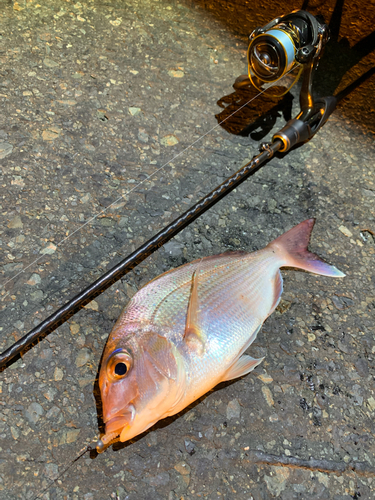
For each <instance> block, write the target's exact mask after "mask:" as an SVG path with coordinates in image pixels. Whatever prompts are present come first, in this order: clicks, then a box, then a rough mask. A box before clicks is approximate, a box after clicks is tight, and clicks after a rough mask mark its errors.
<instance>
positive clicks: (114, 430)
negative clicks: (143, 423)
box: [96, 405, 135, 453]
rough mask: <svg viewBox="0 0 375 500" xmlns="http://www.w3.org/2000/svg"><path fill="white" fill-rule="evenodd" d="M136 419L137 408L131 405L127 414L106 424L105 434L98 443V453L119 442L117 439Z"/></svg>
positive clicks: (122, 414)
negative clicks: (114, 442)
mask: <svg viewBox="0 0 375 500" xmlns="http://www.w3.org/2000/svg"><path fill="white" fill-rule="evenodd" d="M134 417H135V408H134V406H133V405H129V406H128V407H127V409H126V411H125V412H123V413H121V414H119V415H116V416H114V417H112V418H110V419H109V420H107V421H106V422H105V434H103V435H102V436H101V437H100V439H99V440H98V442H97V445H96V449H97V450H98V452H99V453H100V452H102V451H103V450H104V449H105V448H107V447H108V446H109V445H110V444H111V443H112V442H113V441H118V440H119V439H117V438H118V437H119V436H120V434H121V432H122V431H123V429H125V428H126V427H128V426H130V424H131V423H132V422H133V420H134Z"/></svg>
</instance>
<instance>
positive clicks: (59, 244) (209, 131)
mask: <svg viewBox="0 0 375 500" xmlns="http://www.w3.org/2000/svg"><path fill="white" fill-rule="evenodd" d="M293 69H294V68H292V69H291V70H290V71H289V72H288V73H287V74H289V73H291V72H292V71H293ZM274 85H275V84H274ZM272 86H273V85H272ZM267 90H269V88H266V89H264V90H262V91H261V92H259V94H257V95H256V96H255V97H252V98H251V99H249V100H248V101H247V102H246V103H245V104H243V105H242V106H241V107H239V108H238V109H236V110H235V111H234V112H233V113H231V114H230V115H229V116H227V117H226V118H224V119H223V120H222V121H221V122H219V123H217V124H216V125H215V126H214V127H212V128H211V129H210V130H208V131H207V132H206V133H205V134H203V135H201V136H200V137H198V139H196V140H195V141H193V142H192V143H191V144H189V145H188V146H186V148H185V149H183V150H182V151H180V152H179V153H178V154H176V155H175V156H174V157H173V158H171V159H170V160H168V161H167V162H166V163H164V165H162V166H161V167H159V168H158V169H156V170H155V171H154V172H152V173H151V174H149V175H147V176H146V177H145V178H144V179H142V180H141V181H140V182H139V183H138V184H136V185H135V186H134V187H133V188H132V189H130V190H129V191H127V192H126V193H125V194H123V195H121V196H120V197H119V198H117V199H116V200H115V201H114V202H112V203H111V204H110V205H108V206H107V207H106V208H104V209H103V210H101V211H100V212H98V213H97V214H96V215H94V216H93V217H91V218H90V219H88V220H87V221H86V222H85V223H84V224H82V225H81V226H80V227H79V228H78V229H76V230H75V231H73V232H72V233H71V234H69V235H68V236H66V237H65V238H63V239H62V240H61V241H59V242H58V243H57V244H56V245H55V246H56V248H57V247H59V246H61V245H62V244H63V243H64V242H65V241H67V240H68V239H69V238H70V237H71V236H73V235H74V234H76V233H77V232H79V231H81V229H83V228H84V227H85V226H87V225H88V224H89V223H90V222H92V221H94V220H95V219H97V218H98V217H99V216H100V215H102V214H104V213H105V212H106V211H107V210H108V209H109V208H111V207H113V206H114V205H116V204H117V203H118V202H119V201H121V200H122V199H124V198H125V197H126V196H128V195H129V194H131V193H132V192H133V191H134V190H136V189H137V188H139V186H141V185H142V184H143V183H144V182H145V181H147V180H150V179H151V178H152V177H154V176H155V175H156V174H157V173H159V172H160V171H161V170H163V169H164V168H165V167H166V166H168V165H169V164H170V163H171V162H172V161H174V160H175V159H176V158H178V157H179V156H181V155H182V154H184V153H185V152H186V151H187V150H188V149H191V148H192V147H193V146H194V145H195V144H197V143H198V142H199V141H201V140H202V139H204V138H205V137H206V136H207V135H208V134H210V133H211V132H213V131H214V130H215V129H216V128H217V127H219V126H220V125H221V124H222V123H224V122H225V121H226V120H228V119H229V118H231V117H232V116H233V115H235V114H236V113H238V112H239V111H241V109H243V108H244V107H246V106H247V105H248V104H250V103H251V102H252V101H254V100H255V99H257V98H258V97H259V96H261V95H262V94H264V92H266V91H267ZM43 257H45V255H41V256H40V257H38V258H37V259H35V260H34V261H33V262H31V264H29V265H28V266H27V267H25V269H22V270H21V271H20V272H19V273H17V274H15V275H14V276H12V278H9V279H8V281H6V282H5V283H4V284H2V285H0V287H1V288H4V287H5V286H6V285H7V284H8V283H9V282H10V281H12V280H14V279H15V278H17V277H18V276H20V275H21V274H22V273H24V272H25V271H26V270H27V269H29V268H30V267H31V266H33V265H34V264H36V263H37V262H39V261H40V260H41V259H43ZM2 300H3V299H2Z"/></svg>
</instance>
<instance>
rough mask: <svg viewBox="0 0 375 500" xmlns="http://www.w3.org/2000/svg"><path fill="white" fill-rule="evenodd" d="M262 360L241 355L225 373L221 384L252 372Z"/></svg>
mask: <svg viewBox="0 0 375 500" xmlns="http://www.w3.org/2000/svg"><path fill="white" fill-rule="evenodd" d="M263 359H264V358H260V359H254V358H252V357H251V356H248V355H247V354H243V355H242V356H241V357H240V358H239V359H237V361H236V362H235V363H233V365H232V366H231V367H230V368H229V370H228V371H227V372H226V373H225V375H224V377H223V379H222V382H225V381H226V380H232V379H234V378H238V377H243V376H244V375H247V374H248V373H250V372H251V371H252V370H254V368H255V367H256V366H258V365H259V364H260V363H261V362H262V361H263Z"/></svg>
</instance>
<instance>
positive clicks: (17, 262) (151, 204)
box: [0, 0, 375, 500]
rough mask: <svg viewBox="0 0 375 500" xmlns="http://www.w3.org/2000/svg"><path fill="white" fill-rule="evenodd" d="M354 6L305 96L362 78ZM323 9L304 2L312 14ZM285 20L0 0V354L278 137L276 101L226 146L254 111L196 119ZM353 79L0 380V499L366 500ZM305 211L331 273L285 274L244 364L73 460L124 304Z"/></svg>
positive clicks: (364, 15) (364, 138) (238, 12)
mask: <svg viewBox="0 0 375 500" xmlns="http://www.w3.org/2000/svg"><path fill="white" fill-rule="evenodd" d="M317 5H318V2H311V5H310V9H309V10H310V11H311V12H312V13H317V12H318V7H317ZM371 5H373V3H371V2H369V3H366V4H363V5H361V4H359V2H352V3H351V5H350V8H349V7H348V6H346V7H345V6H344V9H343V12H342V19H341V27H340V30H338V28H337V27H336V28H335V26H332V28H333V29H332V40H331V42H330V45H329V46H328V47H327V50H326V53H325V57H324V59H323V61H322V63H321V65H320V67H319V71H318V74H317V75H316V84H317V87H316V88H317V90H318V91H319V92H320V93H321V94H322V93H327V94H329V93H332V92H333V91H335V90H336V91H337V89H338V90H340V89H342V88H344V87H345V86H346V85H347V84H348V83H350V82H351V81H353V80H355V79H356V78H357V77H358V76H359V75H361V74H363V73H364V72H365V71H367V70H369V69H370V68H371V67H373V66H374V64H375V56H374V52H373V46H374V43H373V39H374V37H373V35H371V33H372V30H373V21H374V19H373V17H374V16H373V13H372V14H371V12H372V11H371V9H372V10H373V7H371ZM334 6H335V4H334V3H333V2H326V3H324V7H322V8H323V14H324V15H325V16H326V19H328V20H329V19H330V18H331V16H332V12H333V9H334ZM300 7H301V3H300V2H296V1H293V2H292V3H290V2H288V3H286V2H270V3H269V4H266V3H264V4H263V3H260V2H259V1H258V0H255V1H254V2H252V3H251V5H248V4H247V3H246V2H245V1H244V0H241V1H240V0H238V1H237V2H235V3H233V1H229V2H224V1H223V0H220V1H215V2H203V1H196V2H193V1H189V0H181V1H171V0H169V1H163V2H161V1H157V0H153V1H150V0H136V1H132V2H124V1H115V0H113V1H112V0H110V1H107V2H102V1H99V0H94V1H88V2H85V3H84V2H77V3H75V2H73V1H63V0H54V1H53V2H40V4H38V3H37V2H35V1H31V0H19V1H18V2H13V3H11V2H7V1H4V0H0V104H1V116H0V180H1V183H0V208H1V211H0V219H1V222H0V250H1V258H0V280H1V282H0V285H1V288H0V308H1V309H0V348H1V351H3V350H4V349H5V348H7V347H9V346H10V345H11V344H12V343H13V342H14V341H15V340H17V339H19V338H20V337H21V336H22V335H24V334H25V333H27V332H28V331H29V330H30V329H31V328H33V327H34V326H35V325H37V324H38V323H39V322H40V321H41V320H43V319H44V318H45V317H47V316H48V315H49V314H50V313H51V312H52V311H54V310H56V309H57V308H58V307H59V306H61V305H62V304H63V303H64V302H66V301H67V299H68V298H70V297H72V296H73V295H74V294H76V293H77V292H78V291H79V290H81V289H82V288H83V287H84V286H86V285H87V284H89V283H90V282H92V281H94V280H95V279H96V278H97V277H99V276H100V275H101V274H102V273H103V272H104V271H106V270H107V269H109V268H111V267H112V266H113V265H114V264H116V263H117V262H118V261H120V260H121V259H122V258H124V257H125V256H126V255H128V254H129V253H130V252H131V251H132V250H134V249H135V248H137V247H138V246H139V245H140V244H141V243H143V242H144V241H145V240H146V239H148V238H149V237H150V236H152V235H153V234H155V233H156V232H157V231H158V230H160V229H161V228H162V227H163V226H165V225H166V224H167V223H168V222H170V221H172V220H173V219H174V218H175V217H176V216H177V215H178V214H180V213H181V212H183V211H185V210H186V209H187V208H188V207H189V206H190V205H192V204H193V203H194V202H195V201H197V200H198V199H199V198H200V197H202V196H203V195H204V194H206V193H208V192H209V191H210V190H211V189H212V188H213V187H215V186H216V185H217V184H219V183H220V182H222V180H224V179H225V178H226V177H227V176H229V175H230V174H231V173H233V172H234V171H235V170H237V169H238V168H239V167H240V166H241V165H242V164H243V163H245V161H246V160H247V159H249V158H251V157H252V156H253V155H254V154H256V151H257V144H258V142H259V141H260V140H265V139H267V138H268V139H269V138H270V136H271V135H272V133H273V132H275V131H276V130H278V129H279V128H281V127H282V126H283V124H284V123H285V120H284V118H285V113H286V114H287V111H285V109H284V108H282V107H280V108H277V109H276V110H274V112H273V115H272V123H271V124H270V122H266V123H264V122H262V124H261V126H260V127H259V128H257V129H252V131H251V133H250V135H247V133H243V135H235V134H232V133H230V130H232V131H233V130H234V129H236V131H237V132H241V130H242V129H245V128H246V126H247V125H249V120H250V118H249V117H251V118H252V120H254V119H255V118H254V114H255V113H256V112H257V111H259V110H261V109H262V106H261V102H260V99H258V101H254V102H253V103H252V106H251V107H250V106H249V107H247V108H246V110H245V111H244V113H242V114H241V120H242V121H241V120H240V122H241V123H240V125H239V122H238V120H237V121H236V120H235V119H234V118H233V119H232V121H231V119H228V121H227V122H226V123H225V127H224V124H223V127H220V126H217V123H218V122H217V119H216V118H215V114H216V115H218V114H220V113H225V112H226V113H227V115H228V109H229V110H230V109H232V108H231V107H230V106H232V107H233V110H235V109H237V108H238V95H234V90H233V88H232V84H233V82H234V80H235V78H236V77H237V76H239V75H240V74H243V73H245V72H246V48H247V41H246V36H247V35H248V34H249V33H250V32H251V31H252V29H253V28H255V27H256V26H259V25H263V24H265V23H266V22H268V21H269V20H270V19H272V18H273V17H275V16H277V15H281V14H283V13H285V12H288V11H290V10H293V9H296V8H300ZM361 40H362V41H363V42H362V43H361ZM371 51H372V52H371ZM374 85H375V81H374V77H372V79H370V80H368V81H367V82H366V83H364V84H363V85H362V86H361V87H360V88H358V89H356V90H355V91H354V92H353V93H351V94H350V95H349V96H348V98H347V99H346V100H345V101H344V102H343V103H342V104H341V105H340V106H339V109H338V110H337V111H336V112H335V113H334V114H333V115H332V117H331V118H330V119H329V121H328V122H327V124H326V125H325V126H324V128H323V129H322V130H321V131H320V132H319V134H317V136H316V137H315V138H314V139H313V140H312V141H310V142H309V143H308V144H305V145H303V146H302V147H300V148H298V149H295V150H293V151H291V152H290V153H289V154H287V155H285V156H284V157H282V156H279V157H278V158H274V159H273V160H272V161H271V162H270V163H269V164H268V165H267V166H265V167H264V168H263V169H261V170H260V171H259V172H258V173H257V174H256V175H255V176H253V177H252V178H251V179H250V180H248V181H247V182H246V183H244V184H242V186H241V187H240V188H238V189H237V190H236V191H235V192H233V193H232V194H230V195H229V196H228V197H226V198H225V199H224V200H222V201H221V202H220V203H219V204H218V205H217V206H216V207H214V208H213V209H211V210H210V211H209V212H207V213H206V214H205V215H204V216H203V217H201V218H200V219H199V220H197V221H196V222H195V223H193V224H192V225H191V226H189V227H188V228H186V229H185V230H184V231H183V232H182V233H180V235H178V236H177V237H176V238H175V239H174V240H172V241H170V242H169V243H168V244H166V245H165V246H164V247H163V248H162V249H161V250H160V251H159V252H158V253H156V254H154V255H153V256H151V257H150V258H148V259H147V260H146V261H145V262H144V263H142V264H141V265H140V266H138V267H137V268H136V269H135V270H134V271H133V272H132V273H130V274H128V275H127V276H126V277H125V278H124V279H122V280H121V281H120V282H118V283H117V284H115V285H114V286H112V287H111V288H110V289H108V290H107V291H106V292H105V293H104V294H102V295H101V296H99V297H97V298H96V299H95V301H93V302H91V303H90V304H89V305H88V306H86V307H85V308H84V309H83V310H82V311H80V312H79V313H78V314H77V315H75V316H74V317H73V318H71V319H70V320H69V321H68V322H67V323H65V324H64V325H63V326H61V327H60V328H59V329H58V330H57V331H55V332H54V333H53V334H51V335H49V336H48V337H47V338H46V339H45V340H43V341H42V342H40V343H39V344H38V345H37V346H35V347H34V348H33V349H32V350H30V351H29V352H28V353H26V354H25V355H24V357H23V358H22V359H21V360H19V361H17V362H16V363H14V364H13V365H11V366H10V367H9V368H7V369H6V370H5V371H4V372H2V373H1V374H0V393H1V397H0V499H1V500H3V499H4V500H15V499H27V500H34V499H36V498H41V499H44V500H54V499H58V500H60V499H61V500H63V499H69V500H81V499H83V500H103V499H116V500H118V499H120V500H125V499H128V500H138V499H140V500H143V499H145V500H146V499H147V500H148V499H150V500H151V499H152V500H159V499H168V500H178V499H179V500H182V499H184V500H191V499H195V498H207V499H210V500H211V499H215V500H216V499H221V498H224V499H239V500H267V499H272V498H280V499H282V500H292V499H303V500H310V499H311V500H313V499H314V500H315V499H322V500H326V499H332V500H350V499H357V500H359V499H361V500H362V499H370V498H373V497H374V486H375V479H374V477H375V459H374V454H375V443H374V416H375V391H374V375H375V372H374V357H375V343H374V335H375V330H374V317H375V314H374V310H375V274H374V257H375V214H374V207H375V184H374V162H375V147H374V131H375V126H374V124H375V117H374V115H375V104H374V95H375V92H374ZM293 96H294V99H293V102H292V110H290V109H289V114H291V115H292V116H294V115H295V114H296V113H297V111H298V88H296V89H294V90H293ZM291 100H292V97H290V99H289V101H288V99H287V101H288V102H289V104H290V101H291ZM218 102H219V103H220V104H221V105H222V106H224V107H225V106H228V108H226V109H224V110H223V108H222V107H220V106H219V105H218ZM223 103H224V104H223ZM236 103H237V104H236ZM236 107H237V108H236ZM283 109H284V110H283ZM220 116H222V115H220ZM246 119H247V120H248V122H246ZM241 124H242V125H243V126H242V125H241ZM239 126H240V129H238V127H239ZM271 128H272V131H271ZM265 133H267V134H268V135H266V136H265V137H264V134H265ZM308 217H316V219H317V223H316V226H315V228H314V231H313V237H312V241H311V247H310V248H311V249H312V251H315V252H317V253H318V254H319V255H320V256H321V257H323V258H324V259H326V260H327V261H328V262H329V263H331V264H334V265H336V266H337V267H338V268H339V269H340V270H342V271H343V272H345V273H346V277H345V278H344V279H340V280H339V279H337V280H335V279H331V278H325V277H321V276H314V275H310V274H307V273H303V272H297V271H293V270H285V271H284V272H283V276H284V285H285V286H284V290H285V291H284V294H283V297H282V301H281V303H280V305H279V307H278V309H277V311H276V312H275V313H274V314H273V315H272V316H271V317H270V318H269V319H268V320H267V321H266V323H265V325H264V327H263V328H262V330H261V332H260V334H259V336H258V338H257V340H256V342H255V344H253V345H252V346H251V348H250V351H249V353H250V354H251V355H252V356H254V357H260V356H265V360H264V362H263V363H262V364H261V365H260V366H259V367H258V368H257V369H256V370H255V371H254V372H253V373H252V374H250V375H248V376H246V377H244V378H243V379H240V380H237V381H235V382H231V383H225V384H221V385H220V386H219V387H218V388H216V389H215V390H213V391H212V392H211V393H209V394H208V395H207V396H205V397H204V398H202V399H201V400H200V401H199V402H197V403H196V404H194V405H192V407H190V408H188V409H187V410H185V411H183V412H182V414H180V415H178V416H176V417H173V418H169V419H167V420H166V421H163V422H160V423H159V424H157V425H156V427H154V428H153V429H151V430H150V431H149V432H147V433H145V434H144V435H142V436H140V437H139V438H137V439H135V440H133V441H132V442H130V443H126V444H123V445H121V446H120V445H114V446H113V447H110V448H109V449H107V450H106V452H105V453H103V454H100V455H97V454H96V453H95V452H91V453H89V452H87V453H84V454H83V455H82V456H81V457H80V458H79V459H78V460H76V461H74V459H75V458H77V457H78V456H79V454H80V453H81V452H84V451H85V449H86V446H88V445H92V444H93V441H94V440H95V438H96V437H97V436H98V434H99V430H100V429H101V426H102V421H101V411H100V398H99V397H98V388H97V382H96V377H97V373H98V366H99V363H100V358H101V353H102V350H103V346H104V344H105V341H106V338H107V336H108V334H109V332H110V330H111V327H112V325H113V324H114V322H115V320H116V319H117V317H118V316H119V314H120V312H121V310H122V308H123V306H124V305H125V304H126V302H127V301H128V300H129V299H130V298H131V297H132V296H133V295H134V293H135V292H136V291H137V290H138V289H139V288H140V287H141V286H142V285H144V284H145V283H147V282H148V281H149V280H150V279H152V278H154V277H156V276H158V275H159V274H160V273H162V272H164V271H165V270H168V269H170V268H173V267H175V266H178V265H180V264H183V263H185V262H187V261H189V260H192V259H194V258H198V257H200V256H205V255H213V254H216V253H220V252H223V251H225V250H237V249H242V250H249V251H253V250H255V249H257V248H261V247H263V246H264V245H266V244H267V243H268V242H269V241H271V240H272V239H273V238H275V237H277V236H278V235H280V234H281V233H283V232H284V231H286V230H287V229H289V228H290V227H292V226H293V225H295V224H297V223H298V222H300V221H302V220H304V219H306V218H308Z"/></svg>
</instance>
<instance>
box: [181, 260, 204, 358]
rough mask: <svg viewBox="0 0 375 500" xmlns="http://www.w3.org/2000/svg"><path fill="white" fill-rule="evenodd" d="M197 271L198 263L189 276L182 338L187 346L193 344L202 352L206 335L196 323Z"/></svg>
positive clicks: (197, 301) (197, 307)
mask: <svg viewBox="0 0 375 500" xmlns="http://www.w3.org/2000/svg"><path fill="white" fill-rule="evenodd" d="M198 272H199V264H198V267H197V269H196V270H195V271H194V273H193V276H192V278H191V281H192V284H191V292H190V298H189V304H188V309H187V315H186V326H185V333H184V340H185V342H187V343H188V344H189V346H192V347H193V346H194V348H196V349H197V351H198V352H199V353H203V350H204V347H205V343H206V336H205V334H204V333H203V332H202V330H201V329H200V328H199V324H198V309H199V300H198V275H197V274H198Z"/></svg>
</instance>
